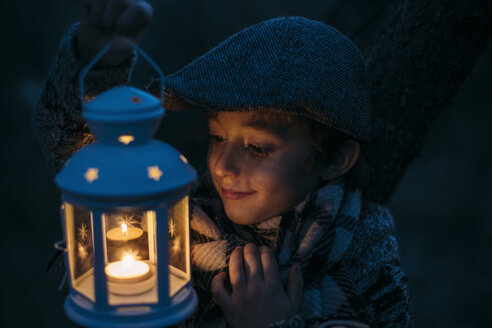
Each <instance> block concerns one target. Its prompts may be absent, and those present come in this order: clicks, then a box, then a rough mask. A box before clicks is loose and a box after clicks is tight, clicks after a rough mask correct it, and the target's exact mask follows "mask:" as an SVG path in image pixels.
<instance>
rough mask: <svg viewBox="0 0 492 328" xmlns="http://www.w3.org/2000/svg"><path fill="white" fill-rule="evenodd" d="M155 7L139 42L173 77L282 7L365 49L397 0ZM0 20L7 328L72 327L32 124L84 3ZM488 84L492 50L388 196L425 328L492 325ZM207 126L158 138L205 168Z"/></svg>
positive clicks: (1, 243) (193, 120)
mask: <svg viewBox="0 0 492 328" xmlns="http://www.w3.org/2000/svg"><path fill="white" fill-rule="evenodd" d="M150 2H151V3H152V4H153V5H154V8H155V17H154V21H153V23H152V25H151V26H150V28H149V30H148V31H147V33H146V34H145V36H144V38H143V39H142V42H141V46H142V48H143V49H145V50H146V52H147V53H149V54H150V55H151V56H152V57H153V58H154V59H155V60H156V62H157V63H158V64H159V65H160V66H161V68H162V69H163V71H164V72H165V73H166V72H167V73H170V72H174V71H175V70H177V69H179V68H180V67H182V66H183V65H185V64H186V63H188V62H189V61H191V60H192V59H193V58H196V57H197V56H199V55H200V54H202V53H204V52H205V51H206V50H208V49H210V48H211V47H213V46H214V45H216V44H217V43H218V42H219V41H221V40H223V39H224V38H226V37H227V36H229V35H231V34H233V33H234V32H237V31H239V30H240V29H242V28H244V27H246V26H249V25H252V24H254V23H257V22H259V21H262V20H264V19H267V18H271V17H275V16H280V15H302V16H306V17H308V18H312V19H318V20H322V21H325V22H327V23H329V24H331V25H333V26H335V27H336V28H338V29H339V30H341V31H342V32H343V33H345V34H346V35H348V36H350V37H354V39H355V40H354V41H355V43H356V44H358V45H359V47H360V48H361V49H362V51H363V52H364V53H367V52H368V50H369V49H370V45H371V44H372V43H373V42H374V41H375V40H376V39H377V36H378V33H379V31H380V28H381V22H382V21H384V20H385V19H386V18H388V17H389V15H390V13H391V11H392V9H393V8H394V6H395V3H396V2H397V1H393V2H388V1H383V0H376V1H372V2H371V4H370V5H369V4H367V3H366V2H365V1H362V0H348V1H347V0H345V1H344V0H316V1H314V0H313V1H308V2H307V1H294V0H249V1H246V0H237V1H226V0H208V1H193V0H166V1H157V0H154V1H150ZM388 3H389V4H388ZM0 15H1V16H0V17H1V20H0V33H1V37H2V38H1V40H2V51H1V55H2V61H1V63H2V68H1V71H2V73H1V87H0V92H1V98H0V99H1V100H2V106H1V111H0V122H1V126H2V128H1V130H0V143H1V160H0V165H1V166H0V168H1V169H0V172H1V175H0V177H1V191H0V192H1V194H0V205H1V207H0V210H1V211H0V219H1V220H0V224H1V228H0V247H1V248H0V254H2V255H1V256H0V262H1V265H0V267H1V269H0V286H1V287H0V295H1V298H0V302H1V303H0V326H1V327H70V326H75V325H74V324H72V323H71V322H70V321H69V320H68V319H67V318H66V317H65V315H64V313H63V305H62V304H63V300H64V297H65V296H66V289H65V290H63V291H62V292H61V293H57V292H56V289H57V287H58V284H59V282H60V279H61V274H57V275H52V276H49V275H47V274H45V273H44V268H45V266H46V264H47V263H48V261H49V260H50V258H51V256H52V254H53V253H54V250H53V248H52V244H53V242H54V241H56V240H59V239H61V236H62V233H61V229H60V218H59V210H58V207H59V196H60V194H59V191H58V190H57V188H56V187H55V184H54V177H53V175H52V173H51V172H50V171H49V169H48V168H47V166H46V164H45V162H44V159H43V156H42V154H41V151H40V149H39V147H38V145H37V144H36V142H35V140H34V138H33V136H32V133H31V130H30V127H29V124H30V116H31V113H32V111H33V110H34V108H35V106H36V102H37V98H38V96H39V93H40V91H41V87H42V82H43V78H44V76H45V75H46V74H47V72H48V68H49V65H50V64H51V62H52V61H53V58H54V56H55V54H56V50H57V47H58V43H59V40H60V39H61V37H62V36H63V34H64V33H65V31H66V30H67V29H68V28H69V27H70V26H71V24H72V23H73V22H74V21H76V20H77V17H78V1H76V0H72V1H67V0H50V1H42V0H24V1H18V2H15V1H6V0H4V1H1V2H0ZM153 75H154V73H153V72H152V70H151V69H150V68H149V67H147V66H146V65H145V64H143V61H140V64H139V65H137V68H136V74H135V78H134V80H133V84H134V85H137V86H144V85H145V84H146V83H147V82H148V81H149V80H150V78H151V77H152V76H153ZM491 88H492V45H489V46H488V48H487V50H486V51H485V52H484V53H483V54H482V56H481V57H480V58H479V60H478V61H477V62H476V64H475V66H474V69H473V71H472V72H471V73H470V75H469V76H468V78H467V79H466V81H465V83H464V85H463V86H462V88H461V91H460V92H459V94H458V96H457V97H456V98H455V99H454V101H453V103H452V105H451V106H450V107H449V108H447V109H446V110H445V111H444V112H443V113H442V115H441V116H440V117H439V118H438V120H437V121H436V123H435V124H434V126H433V128H432V129H431V131H430V134H429V136H428V139H427V142H426V144H425V146H424V148H423V149H422V151H421V154H420V156H419V157H418V158H417V159H416V160H415V162H414V163H413V164H412V165H411V167H410V169H409V170H408V171H407V173H406V175H405V177H404V179H403V181H402V182H401V184H400V186H399V187H398V189H397V191H396V193H395V194H394V196H393V198H392V200H391V202H390V204H389V207H390V209H391V210H392V212H393V214H394V216H395V220H396V224H397V235H398V238H399V242H400V253H401V260H402V263H403V267H404V269H405V270H406V272H407V273H408V276H409V284H410V289H411V295H412V304H411V309H412V312H413V315H414V318H415V322H416V324H417V326H420V327H480V326H484V325H485V326H487V325H490V313H492V301H491V300H490V296H491V295H492V283H491V279H492V220H491V219H492V217H491V215H490V198H491V196H492V193H491V187H490V184H491V183H492V173H491V172H492V170H491V168H492V153H491V149H492V147H491V140H492V129H491V128H490V125H491V124H492V111H491V106H492V103H491V100H490V92H491ZM205 134H206V131H205V130H204V125H203V117H202V115H201V113H194V112H182V113H168V115H167V118H166V119H165V120H164V122H163V124H162V125H161V128H160V130H159V132H158V137H159V138H161V139H163V140H165V141H166V142H168V143H170V144H172V145H174V146H175V147H176V148H178V149H179V150H180V151H182V152H183V153H184V154H185V155H186V156H187V157H188V159H189V160H190V162H191V163H192V164H193V165H194V166H195V167H196V168H197V169H198V170H200V171H203V168H204V159H205V154H206V142H205ZM197 149H199V151H197ZM487 319H488V320H487Z"/></svg>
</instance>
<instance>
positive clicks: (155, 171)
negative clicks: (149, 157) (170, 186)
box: [147, 165, 162, 181]
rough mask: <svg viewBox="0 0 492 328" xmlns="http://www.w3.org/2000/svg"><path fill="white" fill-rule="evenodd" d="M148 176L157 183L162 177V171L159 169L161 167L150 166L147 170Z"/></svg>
mask: <svg viewBox="0 0 492 328" xmlns="http://www.w3.org/2000/svg"><path fill="white" fill-rule="evenodd" d="M147 176H148V177H149V179H153V180H155V181H159V180H160V179H161V177H162V171H161V170H160V169H159V166H157V165H154V166H149V167H148V168H147Z"/></svg>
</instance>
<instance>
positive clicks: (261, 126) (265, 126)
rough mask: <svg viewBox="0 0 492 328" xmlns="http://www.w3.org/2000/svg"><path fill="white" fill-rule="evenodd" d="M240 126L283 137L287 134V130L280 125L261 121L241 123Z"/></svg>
mask: <svg viewBox="0 0 492 328" xmlns="http://www.w3.org/2000/svg"><path fill="white" fill-rule="evenodd" d="M242 125H243V126H244V127H247V128H252V129H255V130H263V131H266V132H270V133H273V134H276V135H280V136H284V135H286V134H287V131H286V130H287V129H285V128H284V127H283V126H282V125H280V124H275V123H272V122H266V121H263V120H251V121H247V122H245V123H243V124H242Z"/></svg>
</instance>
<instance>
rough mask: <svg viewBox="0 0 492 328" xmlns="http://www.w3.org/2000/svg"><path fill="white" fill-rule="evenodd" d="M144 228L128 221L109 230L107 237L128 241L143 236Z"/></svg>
mask: <svg viewBox="0 0 492 328" xmlns="http://www.w3.org/2000/svg"><path fill="white" fill-rule="evenodd" d="M142 235H143V230H142V229H140V228H136V227H132V226H130V227H129V226H128V225H127V224H126V223H122V224H121V228H113V229H111V230H109V231H108V233H107V234H106V237H107V238H108V239H109V240H113V241H128V240H133V239H137V238H140V237H142Z"/></svg>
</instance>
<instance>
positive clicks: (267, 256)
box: [260, 246, 280, 283]
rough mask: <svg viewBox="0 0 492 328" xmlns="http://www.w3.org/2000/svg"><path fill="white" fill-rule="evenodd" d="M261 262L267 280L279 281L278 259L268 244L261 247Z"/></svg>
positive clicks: (271, 281)
mask: <svg viewBox="0 0 492 328" xmlns="http://www.w3.org/2000/svg"><path fill="white" fill-rule="evenodd" d="M260 257H261V264H262V266H263V276H264V278H265V281H266V282H270V283H279V282H280V275H279V273H278V266H277V261H276V260H275V255H273V252H272V251H271V250H270V248H268V247H267V246H261V247H260Z"/></svg>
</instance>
